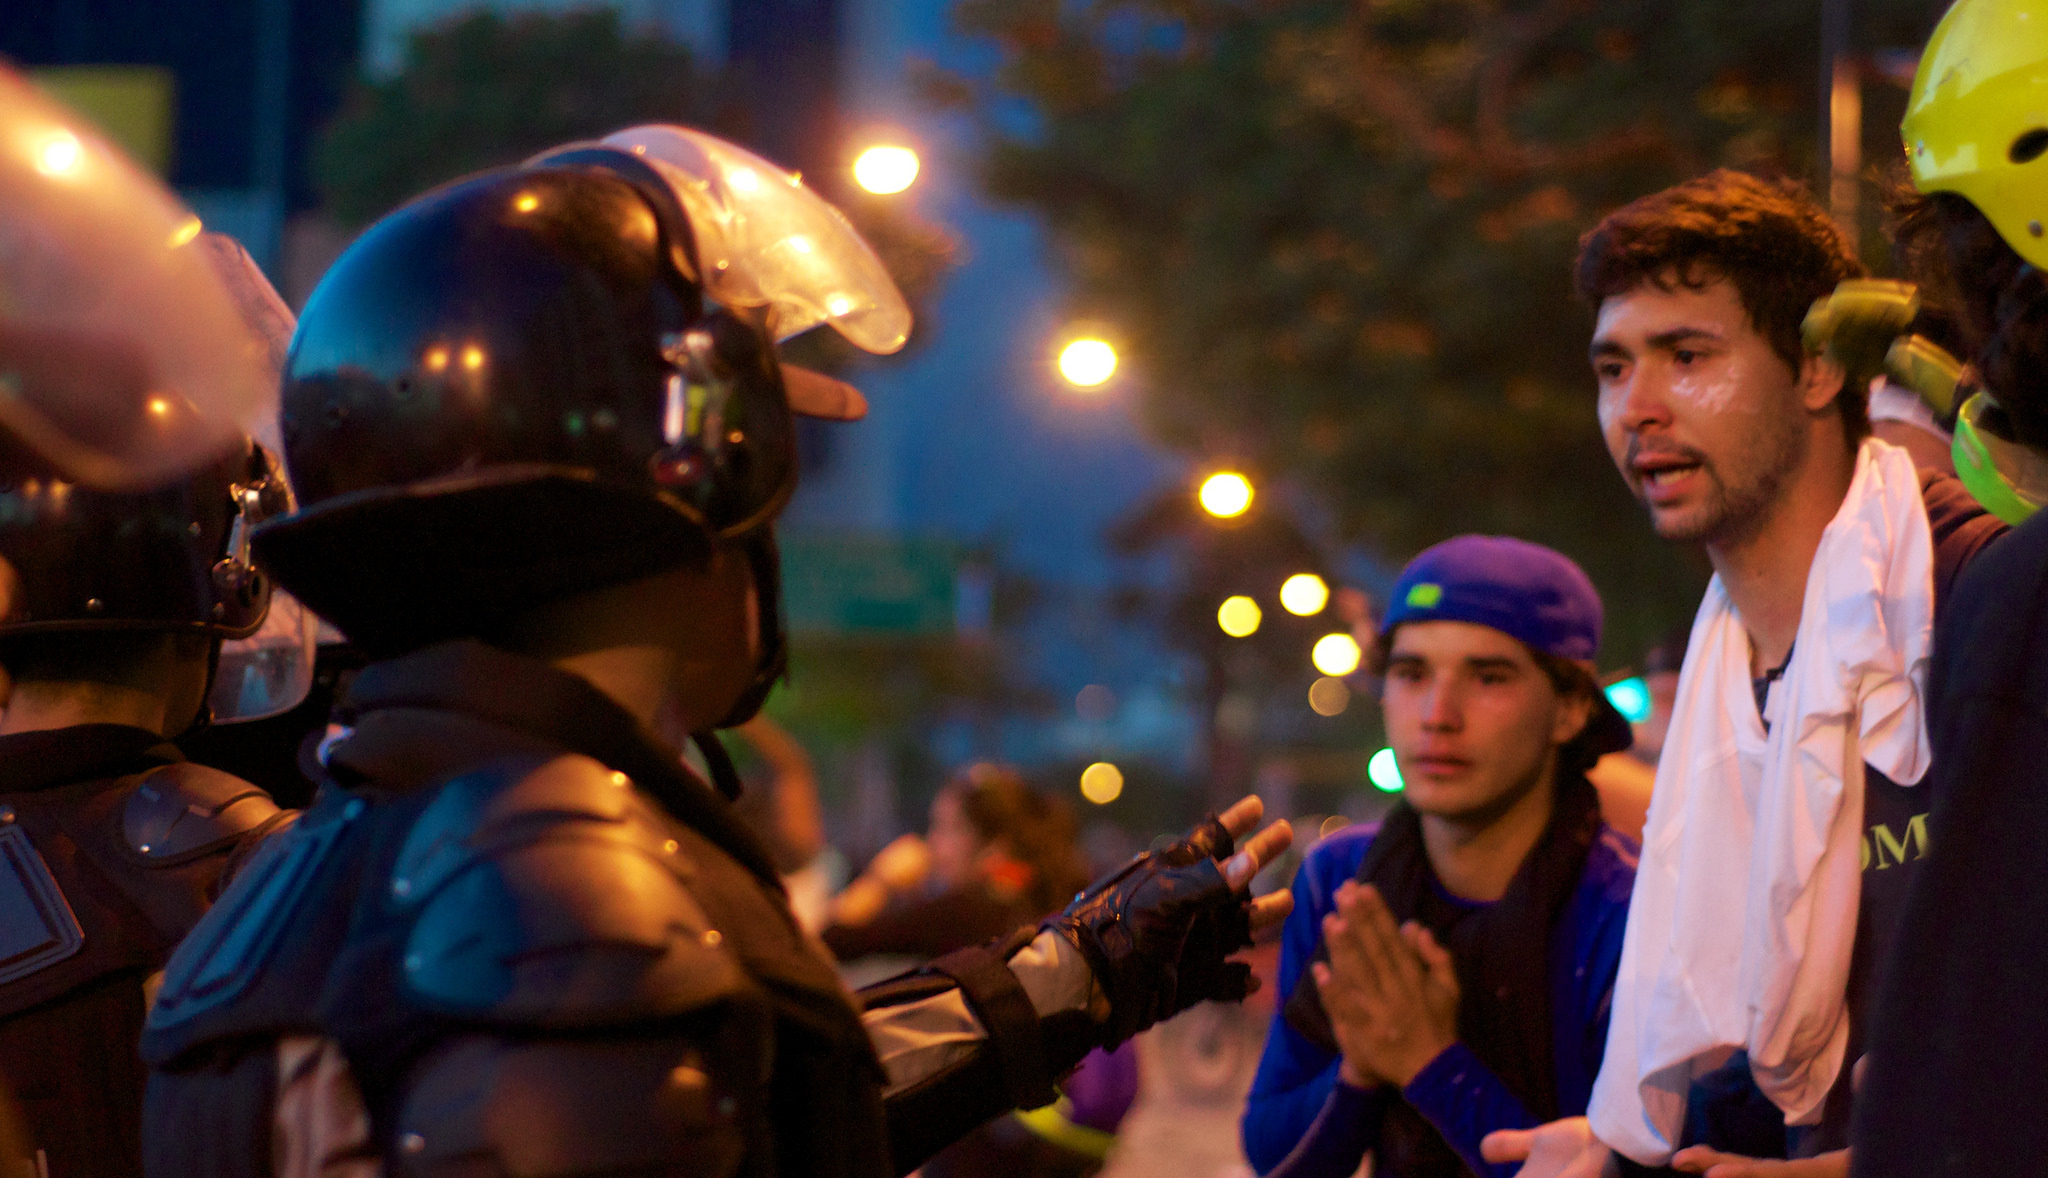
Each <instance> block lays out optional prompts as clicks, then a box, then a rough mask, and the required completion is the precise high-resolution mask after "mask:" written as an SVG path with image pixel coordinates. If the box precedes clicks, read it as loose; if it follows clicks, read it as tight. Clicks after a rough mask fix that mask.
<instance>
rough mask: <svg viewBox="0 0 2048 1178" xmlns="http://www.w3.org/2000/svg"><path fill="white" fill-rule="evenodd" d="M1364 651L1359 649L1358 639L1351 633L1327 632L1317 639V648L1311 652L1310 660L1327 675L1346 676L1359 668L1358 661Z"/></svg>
mask: <svg viewBox="0 0 2048 1178" xmlns="http://www.w3.org/2000/svg"><path fill="white" fill-rule="evenodd" d="M1363 657H1364V652H1363V651H1361V650H1359V649H1358V639H1356V638H1353V637H1352V636H1351V635H1349V634H1341V633H1340V634H1325V635H1323V636H1322V637H1321V638H1318V639H1316V645H1315V649H1314V650H1312V651H1310V652H1309V659H1310V661H1312V662H1314V663H1315V665H1316V670H1318V671H1321V672H1322V673H1323V674H1325V675H1335V676H1339V677H1342V676H1345V675H1349V674H1350V673H1351V672H1353V671H1356V670H1357V669H1358V662H1359V660H1360V659H1361V658H1363Z"/></svg>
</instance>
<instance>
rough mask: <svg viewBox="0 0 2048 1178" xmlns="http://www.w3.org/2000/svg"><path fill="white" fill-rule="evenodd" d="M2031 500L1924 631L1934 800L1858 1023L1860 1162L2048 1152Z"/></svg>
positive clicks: (1965, 1166) (2046, 718) (2041, 532)
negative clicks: (1866, 1037) (1921, 854)
mask: <svg viewBox="0 0 2048 1178" xmlns="http://www.w3.org/2000/svg"><path fill="white" fill-rule="evenodd" d="M2044 619H2048V515H2037V516H2035V517H2034V518H2032V519H2030V520H2028V521H2027V522H2026V523H2025V524H2023V525H2022V526H2020V527H2019V528H2017V529H2015V530H2014V531H2013V532H2012V533H2011V534H2010V535H2008V536H2007V537H2006V538H2005V539H2004V540H2002V541H2000V542H1999V543H1998V544H1997V545H1996V546H1994V547H1993V548H1992V549H1991V550H1990V551H1988V552H1987V553H1985V555H1984V556H1983V558H1982V559H1980V560H1978V561H1977V562H1975V563H1974V564H1973V565H1972V566H1971V567H1970V569H1969V571H1968V572H1966V573H1965V574H1964V575H1963V577H1962V578H1961V580H1960V581H1959V582H1958V583H1957V585H1956V591H1955V596H1954V603H1953V606H1952V608H1951V609H1950V610H1949V612H1948V615H1947V616H1946V617H1945V618H1943V619H1942V623H1941V625H1940V627H1939V628H1938V629H1937V630H1936V633H1935V645H1934V655H1935V657H1934V666H1933V669H1932V671H1931V673H1930V675H1929V678H1928V696H1929V705H1930V706H1929V713H1928V735H1929V737H1930V739H1931V740H1932V742H1933V749H1934V768H1933V769H1932V770H1931V771H1930V772H1929V774H1928V777H1929V781H1928V784H1929V785H1931V786H1933V787H1934V788H1933V793H1934V809H1933V812H1932V813H1931V814H1930V815H1929V816H1928V818H1927V835H1926V840H1925V843H1926V848H1927V850H1926V860H1925V862H1923V863H1921V864H1920V874H1919V877H1918V878H1917V879H1915V880H1914V881H1913V886H1912V889H1911V891H1910V893H1909V895H1908V897H1907V900H1906V903H1905V905H1904V909H1905V911H1904V917H1903V920H1902V921H1901V923H1900V927H1899V931H1898V934H1897V936H1896V938H1895V941H1894V948H1893V956H1892V959H1891V961H1890V963H1889V966H1888V969H1887V972H1886V975H1885V977H1884V980H1883V983H1882V985H1881V987H1880V989H1879V997H1878V1003H1877V1013H1876V1017H1875V1018H1873V1019H1872V1021H1871V1025H1870V1057H1869V1058H1870V1066H1869V1069H1868V1072H1869V1074H1868V1075H1867V1076H1866V1078H1865V1082H1864V1087H1863V1091H1862V1092H1861V1094H1860V1095H1859V1097H1858V1100H1857V1106H1856V1124H1855V1132H1854V1135H1853V1146H1854V1149H1855V1155H1854V1156H1855V1168H1856V1173H1857V1174H1859V1175H1862V1174H1870V1175H1913V1176H1915V1178H1922V1176H1926V1178H1933V1176H1937V1175H1956V1176H1961V1175H1971V1176H1975V1175H1980V1174H1987V1175H1988V1174H2035V1173H2040V1172H2041V1170H2042V1169H2043V1167H2044V1165H2048V1161H2044V1159H2048V1118H2044V1117H2043V1116H2042V1115H2041V1109H2042V1094H2043V1092H2044V1091H2048V1017H2043V1014H2042V1003H2041V968H2040V967H2041V963H2042V960H2043V955H2042V952H2041V948H2040V942H2041V931H2042V929H2043V928H2044V927H2048V887H2044V886H2043V885H2042V877H2041V866H2040V864H2041V855H2040V847H2041V846H2042V843H2043V840H2044V838H2048V781H2044V780H2043V766H2044V765H2048V710H2044V709H2048V646H2044V645H2043V643H2044V640H2048V630H2044V628H2043V625H2042V623H2043V621H2044Z"/></svg>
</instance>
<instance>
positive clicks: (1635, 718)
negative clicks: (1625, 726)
mask: <svg viewBox="0 0 2048 1178" xmlns="http://www.w3.org/2000/svg"><path fill="white" fill-rule="evenodd" d="M1607 702H1608V703H1611V704H1613V705H1614V710H1615V711H1617V712H1620V713H1621V717H1622V719H1624V720H1627V721H1628V722H1629V723H1631V724H1640V723H1642V722H1643V721H1645V720H1647V719H1649V718H1650V685H1649V684H1647V683H1645V682H1643V680H1642V678H1641V677H1640V676H1638V677H1636V678H1634V679H1623V680H1622V681H1621V682H1619V683H1610V684H1608V685H1607Z"/></svg>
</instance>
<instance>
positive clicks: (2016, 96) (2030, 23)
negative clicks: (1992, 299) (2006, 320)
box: [1900, 0, 2048, 266]
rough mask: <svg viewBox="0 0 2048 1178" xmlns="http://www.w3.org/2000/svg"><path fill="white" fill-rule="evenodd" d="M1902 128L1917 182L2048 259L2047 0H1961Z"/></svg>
mask: <svg viewBox="0 0 2048 1178" xmlns="http://www.w3.org/2000/svg"><path fill="white" fill-rule="evenodd" d="M1900 133H1901V134H1902V135H1903V136H1904V138H1905V145H1906V158H1907V161H1908V163H1909V165H1910V166H1911V168H1912V174H1913V183H1914V186H1915V187H1917V188H1919V190H1920V191H1922V192H1925V193H1935V192H1953V193H1955V194H1956V195H1958V196H1961V197H1963V198H1965V199H1967V200H1968V201H1969V202H1970V203H1971V204H1972V205H1975V206H1976V208H1977V210H1978V211H1979V212H1981V213H1983V214H1984V216H1985V218H1986V219H1988V220H1989V221H1990V222H1991V224H1992V226H1993V227H1995V228H1996V229H1997V230H1998V232H1999V235H2000V236H2002V237H2003V238H2004V239H2005V241H2006V244H2008V245H2010V246H2012V248H2013V250H2014V252H2016V253H2018V254H2019V255H2020V256H2021V257H2023V258H2025V259H2026V260H2027V261H2029V262H2031V263H2033V264H2034V265H2036V266H2048V2H2043V0H1958V3H1957V4H1956V5H1955V6H1954V7H1953V8H1951V9H1949V11H1948V13H1947V15H1945V16H1943V17H1942V19H1941V23H1940V24H1939V25H1937V26H1936V27H1935V30H1934V35H1933V36H1932V37H1930V38H1929V39H1928V42H1927V47H1926V49H1925V50H1924V51H1923V52H1922V54H1921V56H1920V67H1919V71H1918V72H1917V73H1916V74H1915V76H1914V78H1913V92H1912V96H1911V98H1910V99H1909V100H1908V102H1907V106H1906V118H1905V121H1904V123H1903V124H1902V125H1901V127H1900Z"/></svg>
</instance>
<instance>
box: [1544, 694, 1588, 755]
mask: <svg viewBox="0 0 2048 1178" xmlns="http://www.w3.org/2000/svg"><path fill="white" fill-rule="evenodd" d="M1592 720H1593V698H1592V697H1591V696H1589V695H1585V694H1583V693H1581V692H1577V691H1574V692H1572V693H1571V694H1569V695H1563V696H1559V697H1558V701H1557V715H1556V717H1555V719H1553V720H1552V722H1551V725H1550V743H1552V744H1554V745H1557V746H1559V747H1563V746H1564V745H1568V744H1570V743H1571V742H1572V740H1573V739H1574V738H1576V737H1577V736H1578V735H1579V733H1581V732H1584V731H1585V730H1586V725H1587V724H1590V723H1592Z"/></svg>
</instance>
